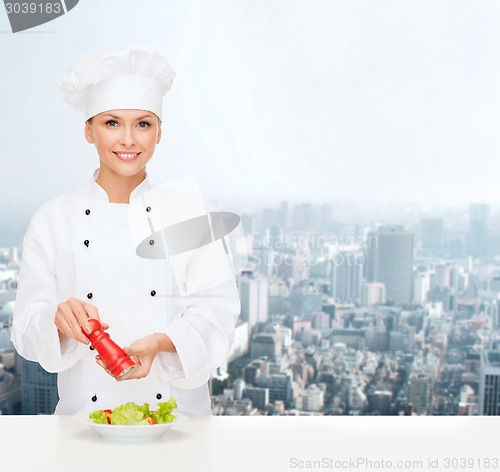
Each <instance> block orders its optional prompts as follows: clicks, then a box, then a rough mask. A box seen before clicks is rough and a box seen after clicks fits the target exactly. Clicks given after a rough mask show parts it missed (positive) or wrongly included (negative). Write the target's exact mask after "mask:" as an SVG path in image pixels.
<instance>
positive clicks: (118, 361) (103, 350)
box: [82, 318, 135, 380]
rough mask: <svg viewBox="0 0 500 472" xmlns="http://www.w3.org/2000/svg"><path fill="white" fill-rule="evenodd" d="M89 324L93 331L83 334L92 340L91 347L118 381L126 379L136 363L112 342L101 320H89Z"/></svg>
mask: <svg viewBox="0 0 500 472" xmlns="http://www.w3.org/2000/svg"><path fill="white" fill-rule="evenodd" d="M88 323H89V325H90V329H91V330H92V331H91V333H90V334H87V333H86V332H85V331H84V330H83V329H82V331H83V334H85V336H87V338H88V339H89V340H90V343H91V346H92V347H93V348H94V349H96V350H97V352H98V353H99V356H101V360H102V362H104V364H105V365H106V367H107V368H108V369H109V370H110V371H111V373H112V374H113V377H114V378H115V379H116V380H122V379H124V378H125V377H126V376H127V374H129V373H130V372H132V370H134V369H135V364H134V361H133V360H132V359H131V358H130V357H129V356H127V354H125V351H124V350H123V349H122V348H121V347H120V346H118V344H116V343H115V342H114V341H112V340H111V338H110V337H109V334H108V333H106V332H105V331H104V330H103V329H102V327H101V323H100V322H99V320H96V319H95V318H89V319H88Z"/></svg>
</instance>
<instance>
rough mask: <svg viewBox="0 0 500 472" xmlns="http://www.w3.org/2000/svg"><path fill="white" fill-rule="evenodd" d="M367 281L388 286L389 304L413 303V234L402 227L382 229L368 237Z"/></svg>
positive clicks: (385, 227) (386, 287) (384, 227)
mask: <svg viewBox="0 0 500 472" xmlns="http://www.w3.org/2000/svg"><path fill="white" fill-rule="evenodd" d="M368 241H369V244H368V260H367V281H368V282H382V283H383V284H384V285H385V289H386V296H387V301H392V302H394V303H395V304H396V305H406V304H409V303H411V300H412V271H413V234H412V233H409V232H407V231H405V230H404V228H403V226H400V225H395V226H382V227H381V228H379V230H378V231H376V232H374V233H369V237H368Z"/></svg>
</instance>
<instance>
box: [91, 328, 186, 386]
mask: <svg viewBox="0 0 500 472" xmlns="http://www.w3.org/2000/svg"><path fill="white" fill-rule="evenodd" d="M123 350H124V351H125V354H127V355H128V356H129V357H130V358H131V359H132V360H133V361H134V364H135V366H136V367H135V369H134V370H132V372H131V373H130V374H129V375H128V376H127V377H125V378H124V379H122V380H130V379H142V378H143V377H146V376H147V375H148V374H149V371H150V370H151V364H152V363H153V360H154V358H155V357H156V354H158V353H159V352H160V351H168V352H175V350H176V349H175V346H174V345H173V344H172V341H171V340H170V338H169V337H168V336H167V335H166V334H163V333H155V334H150V335H149V336H146V337H144V338H141V339H137V340H136V341H134V342H133V343H132V344H131V345H130V346H128V347H124V348H123ZM95 360H96V362H97V363H98V364H99V365H100V366H101V367H102V368H103V369H104V370H105V371H106V372H107V373H108V374H109V375H111V377H113V374H112V373H111V371H110V370H109V369H107V368H106V366H105V365H104V363H103V362H102V360H101V357H100V356H99V355H97V356H96V357H95Z"/></svg>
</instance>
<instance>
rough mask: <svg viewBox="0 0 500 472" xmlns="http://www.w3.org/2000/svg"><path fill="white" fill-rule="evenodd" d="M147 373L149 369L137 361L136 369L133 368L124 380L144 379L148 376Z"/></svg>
mask: <svg viewBox="0 0 500 472" xmlns="http://www.w3.org/2000/svg"><path fill="white" fill-rule="evenodd" d="M147 374H148V371H147V369H145V368H144V366H141V365H139V364H137V363H136V366H135V369H133V370H132V372H131V373H130V374H129V375H128V376H127V377H126V378H124V379H122V380H132V379H142V378H144V377H146V375H147Z"/></svg>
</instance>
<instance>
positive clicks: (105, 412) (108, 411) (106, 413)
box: [102, 410, 113, 424]
mask: <svg viewBox="0 0 500 472" xmlns="http://www.w3.org/2000/svg"><path fill="white" fill-rule="evenodd" d="M102 412H103V413H104V414H105V415H106V420H107V421H108V424H111V418H110V417H109V415H110V414H111V413H113V410H102Z"/></svg>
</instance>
